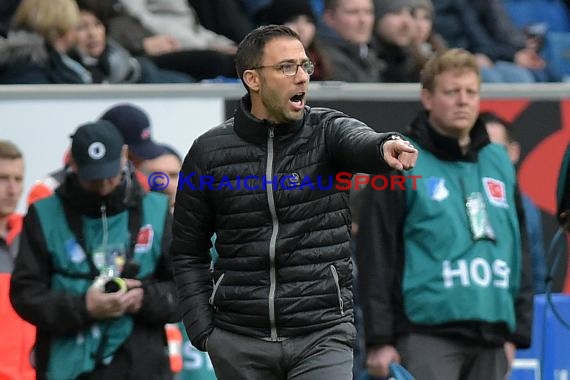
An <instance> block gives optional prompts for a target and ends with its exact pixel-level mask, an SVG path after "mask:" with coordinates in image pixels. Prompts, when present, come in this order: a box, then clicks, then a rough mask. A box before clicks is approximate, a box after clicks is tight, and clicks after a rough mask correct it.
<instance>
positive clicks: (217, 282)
mask: <svg viewBox="0 0 570 380" xmlns="http://www.w3.org/2000/svg"><path fill="white" fill-rule="evenodd" d="M225 275H226V274H225V273H222V274H221V276H220V277H219V278H218V281H216V282H215V283H214V289H213V290H212V295H211V296H210V299H209V302H210V305H212V306H213V305H214V300H215V297H216V293H217V292H218V288H219V287H220V284H221V283H222V280H223V279H224V276H225Z"/></svg>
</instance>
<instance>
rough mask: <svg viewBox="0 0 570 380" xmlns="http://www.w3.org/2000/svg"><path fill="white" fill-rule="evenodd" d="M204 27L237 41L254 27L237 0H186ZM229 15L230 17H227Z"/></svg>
mask: <svg viewBox="0 0 570 380" xmlns="http://www.w3.org/2000/svg"><path fill="white" fill-rule="evenodd" d="M188 3H189V4H190V6H191V7H192V8H193V9H194V10H195V11H196V14H197V16H198V20H199V22H200V24H201V25H202V26H204V28H206V29H208V30H211V31H212V32H214V33H217V34H220V35H222V36H225V37H227V38H229V39H230V40H232V41H234V42H235V43H239V42H240V41H241V40H242V39H243V38H244V37H245V35H246V34H247V33H249V32H250V31H251V30H253V28H254V27H255V24H254V23H253V20H252V19H251V18H250V17H249V15H248V14H246V12H245V11H244V10H243V8H242V7H241V5H240V4H239V1H238V0H216V1H212V0H188ZM228 15H231V17H228Z"/></svg>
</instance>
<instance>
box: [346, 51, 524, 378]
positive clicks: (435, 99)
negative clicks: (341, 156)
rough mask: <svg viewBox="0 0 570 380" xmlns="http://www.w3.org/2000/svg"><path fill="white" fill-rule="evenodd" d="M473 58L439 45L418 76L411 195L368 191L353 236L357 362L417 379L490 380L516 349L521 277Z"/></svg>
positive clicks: (513, 186) (506, 173) (515, 225)
mask: <svg viewBox="0 0 570 380" xmlns="http://www.w3.org/2000/svg"><path fill="white" fill-rule="evenodd" d="M480 82H481V78H480V74H479V70H478V68H477V63H476V61H475V57H474V56H473V55H472V54H471V53H469V52H467V51H465V50H461V49H451V50H448V51H447V52H444V53H443V54H440V55H438V56H436V57H434V58H432V59H431V60H430V61H428V63H427V64H426V66H425V67H424V70H423V72H422V77H421V85H422V91H421V102H422V105H423V107H424V110H423V111H421V112H420V113H419V115H418V116H417V118H416V119H415V120H414V121H413V122H412V123H411V125H410V127H409V130H408V133H407V137H408V139H409V140H410V141H411V142H412V143H413V144H414V146H417V147H419V149H418V150H419V155H420V156H421V157H422V159H421V160H418V162H417V165H416V166H415V167H414V168H413V169H411V170H410V172H411V173H410V174H411V175H419V176H421V177H422V178H421V179H419V180H418V186H417V188H414V189H406V190H396V191H372V192H369V193H368V201H367V202H365V204H366V205H367V207H365V208H364V210H363V215H362V217H361V223H360V231H359V234H358V244H357V247H358V252H357V262H358V267H359V275H360V276H359V279H360V291H361V292H362V294H361V303H362V308H363V312H364V321H365V332H366V345H367V351H368V357H367V366H368V370H369V372H370V373H371V374H373V375H377V376H386V375H388V367H389V364H390V363H391V362H400V361H401V362H402V364H403V365H404V366H405V367H407V369H408V370H409V371H410V372H411V373H412V375H413V376H414V377H415V378H416V379H418V380H436V379H446V380H459V379H461V380H476V379H492V380H502V379H504V378H505V375H506V374H507V372H508V371H509V368H510V365H511V362H512V360H513V357H514V350H515V346H517V347H528V346H529V345H530V338H531V326H532V307H533V305H532V295H533V288H532V279H531V275H530V270H529V269H530V268H529V259H528V254H527V253H526V252H524V250H523V248H522V245H523V244H522V241H523V239H522V237H521V234H522V233H524V228H522V229H521V228H520V225H521V223H522V213H521V212H520V210H521V208H520V199H519V194H518V190H517V183H516V175H515V170H514V167H513V165H512V163H511V161H510V159H509V157H508V155H507V152H506V151H505V149H504V148H502V147H501V146H499V145H496V144H490V143H489V137H488V135H487V132H486V129H485V124H484V123H483V122H482V121H481V120H480V119H479V116H478V115H479V101H480V95H479V90H480Z"/></svg>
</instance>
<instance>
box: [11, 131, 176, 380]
mask: <svg viewBox="0 0 570 380" xmlns="http://www.w3.org/2000/svg"><path fill="white" fill-rule="evenodd" d="M72 139H73V141H72V145H71V162H70V167H71V171H70V172H69V173H68V174H67V175H66V177H65V180H64V182H63V183H62V184H61V185H60V186H59V187H58V188H57V189H56V192H55V194H54V195H52V196H50V197H48V198H45V199H42V200H39V201H37V202H35V203H34V204H32V205H31V206H30V209H29V211H28V214H27V215H26V217H25V219H24V225H23V230H22V235H21V243H20V249H19V253H18V256H17V259H16V263H15V268H14V272H13V275H12V279H11V287H10V300H11V302H12V305H13V306H14V309H15V310H16V312H17V313H18V314H19V315H20V316H21V317H22V318H23V319H25V320H26V321H28V322H30V323H31V324H33V325H35V326H36V327H37V338H36V346H35V350H34V362H35V364H36V370H37V377H38V379H40V380H41V379H82V380H85V379H157V380H163V379H164V380H167V379H172V377H173V375H172V372H171V370H170V366H169V358H168V349H167V346H166V337H165V331H164V324H165V323H169V322H175V321H177V320H178V319H179V317H178V313H177V302H176V300H177V295H176V288H175V284H174V281H173V275H172V268H171V264H170V260H169V257H168V256H167V254H166V252H167V248H168V246H169V244H170V237H171V234H170V228H171V217H170V212H169V207H168V197H166V196H165V195H163V194H158V193H155V192H152V193H145V192H144V191H143V189H142V188H141V187H140V185H139V184H138V183H137V181H136V180H135V178H134V175H133V172H132V169H131V168H130V167H129V166H128V165H127V148H126V146H125V145H124V144H123V140H122V138H121V135H120V134H119V132H118V131H117V130H116V128H115V126H114V125H112V124H111V123H109V122H107V121H97V122H95V123H87V124H84V125H82V126H80V127H79V128H78V129H77V130H76V132H75V133H74V135H73V137H72Z"/></svg>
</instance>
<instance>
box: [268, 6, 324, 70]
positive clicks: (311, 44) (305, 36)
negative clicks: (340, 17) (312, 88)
mask: <svg viewBox="0 0 570 380" xmlns="http://www.w3.org/2000/svg"><path fill="white" fill-rule="evenodd" d="M262 13H263V16H262V19H263V20H264V22H265V23H266V24H277V25H286V26H288V27H290V28H291V29H293V30H294V31H295V32H297V34H298V35H299V37H301V42H302V43H303V45H304V46H305V50H306V51H307V56H308V57H309V59H310V60H311V61H312V62H313V63H314V65H315V72H314V73H313V75H311V80H312V81H318V80H329V79H331V74H330V73H331V63H330V61H329V60H328V58H327V55H326V52H325V51H324V49H323V48H322V47H321V44H320V43H319V41H318V40H317V38H316V36H315V33H316V27H317V19H316V18H315V13H314V12H313V8H312V7H311V4H310V3H309V0H273V1H272V2H271V4H270V5H269V6H268V7H267V8H265V9H264V10H263V12H262Z"/></svg>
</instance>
